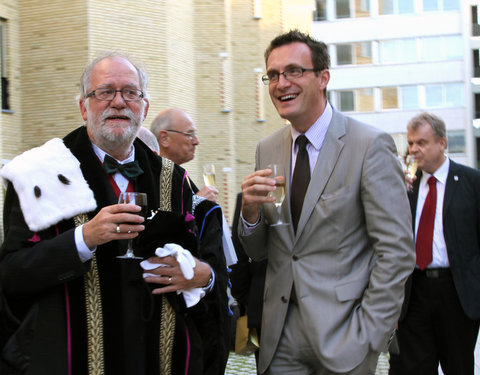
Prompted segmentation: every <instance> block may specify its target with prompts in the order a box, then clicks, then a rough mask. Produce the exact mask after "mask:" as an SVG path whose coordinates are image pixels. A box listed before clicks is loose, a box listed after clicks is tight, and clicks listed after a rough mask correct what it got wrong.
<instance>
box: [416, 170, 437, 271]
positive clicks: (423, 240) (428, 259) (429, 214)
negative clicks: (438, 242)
mask: <svg viewBox="0 0 480 375" xmlns="http://www.w3.org/2000/svg"><path fill="white" fill-rule="evenodd" d="M436 207H437V179H436V178H435V177H433V176H431V177H430V178H429V179H428V194H427V198H426V199H425V203H424V204H423V209H422V216H420V223H419V224H418V229H417V241H416V246H415V247H416V251H417V265H418V267H419V268H420V269H421V270H424V269H425V268H427V266H428V265H429V264H430V263H432V246H433V227H434V223H435V209H436Z"/></svg>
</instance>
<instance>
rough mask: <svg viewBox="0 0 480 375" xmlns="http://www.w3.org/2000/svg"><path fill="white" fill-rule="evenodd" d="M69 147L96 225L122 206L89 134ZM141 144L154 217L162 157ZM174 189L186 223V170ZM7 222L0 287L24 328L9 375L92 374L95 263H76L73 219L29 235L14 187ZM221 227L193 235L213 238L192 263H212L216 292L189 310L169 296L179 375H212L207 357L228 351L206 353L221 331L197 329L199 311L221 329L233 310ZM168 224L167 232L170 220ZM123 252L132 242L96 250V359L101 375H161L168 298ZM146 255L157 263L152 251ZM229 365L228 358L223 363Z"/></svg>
mask: <svg viewBox="0 0 480 375" xmlns="http://www.w3.org/2000/svg"><path fill="white" fill-rule="evenodd" d="M64 143H65V145H66V146H67V147H68V148H69V149H70V150H71V152H72V153H73V155H74V156H75V157H76V158H77V159H78V160H79V161H80V164H81V170H82V173H83V175H84V177H85V179H86V181H87V183H88V184H89V186H90V188H91V189H92V191H93V192H94V196H95V199H96V201H97V206H98V207H97V209H96V210H95V211H94V212H90V213H88V217H89V218H92V217H94V216H95V215H96V214H97V213H98V211H99V210H100V209H101V208H102V207H104V206H107V205H111V204H115V203H116V202H117V198H116V196H115V194H114V192H113V189H112V187H111V184H110V182H109V180H108V177H107V175H106V174H105V172H104V170H103V168H102V166H101V163H100V161H99V160H98V158H97V157H96V155H95V153H94V152H93V149H92V147H91V143H90V140H89V138H88V135H87V132H86V128H85V127H81V128H79V129H77V130H75V131H73V132H72V133H70V134H69V135H67V136H66V137H65V138H64ZM134 145H135V159H136V160H138V162H139V164H140V166H141V168H142V169H143V170H144V173H143V174H142V175H141V176H139V177H138V178H137V179H136V181H135V182H134V184H135V190H136V191H141V192H146V193H147V195H148V208H149V211H150V210H154V211H155V210H158V207H159V205H160V202H159V200H160V197H159V196H160V195H159V178H160V172H161V169H162V159H161V158H159V157H157V156H156V155H155V154H153V153H152V152H150V150H149V149H148V148H147V147H146V146H145V145H144V144H143V143H142V142H141V141H139V140H138V139H137V140H136V141H135V143H134ZM171 181H172V188H171V195H170V197H169V198H170V199H171V212H172V214H176V215H177V218H182V217H184V216H185V214H186V213H187V212H188V211H189V210H191V207H192V195H191V193H190V190H189V187H188V185H187V184H186V182H185V171H184V170H183V169H182V168H181V167H179V166H176V165H175V167H174V170H173V174H172V180H171ZM212 212H215V209H214V210H213V211H212ZM182 215H183V216H182ZM179 220H180V219H179ZM4 221H5V224H4V227H5V241H4V243H3V245H2V248H1V253H0V254H1V263H0V282H1V283H2V288H3V290H4V293H5V297H6V300H7V301H8V304H9V306H10V309H11V310H12V313H13V314H14V315H15V317H16V318H17V319H18V321H19V322H20V324H21V325H20V326H19V327H18V329H17V330H16V332H15V333H14V334H13V335H12V337H10V339H9V341H8V342H7V344H6V345H5V347H4V348H3V350H2V361H3V362H6V363H8V364H9V367H10V368H11V369H15V370H12V372H11V373H12V374H13V373H16V372H14V371H18V370H19V369H20V370H21V371H19V372H18V373H25V374H35V375H38V374H62V375H63V374H68V373H71V374H82V375H83V374H87V373H89V372H88V371H89V370H88V362H87V355H88V350H89V349H88V345H87V342H88V341H87V340H88V339H87V338H88V335H87V331H86V329H85V327H86V321H87V316H86V312H85V299H86V297H85V290H86V289H87V288H88V286H86V282H85V277H84V275H85V273H86V272H88V271H89V270H90V268H91V266H92V262H91V261H89V262H86V263H82V262H81V261H80V259H79V257H78V252H77V250H76V247H75V242H74V227H75V224H74V220H72V219H68V220H63V221H61V222H59V223H58V224H57V225H54V226H52V227H51V228H48V229H46V230H43V231H41V232H39V233H33V232H31V231H30V230H29V229H28V227H27V225H26V224H25V221H24V219H23V215H22V212H21V210H20V208H19V202H18V197H17V196H16V193H15V191H14V189H13V188H12V186H11V185H10V186H9V188H8V190H7V195H6V200H5V209H4ZM217 221H218V220H216V218H215V215H214V214H209V215H207V216H206V217H201V218H200V217H199V216H198V217H196V218H195V222H194V223H195V224H196V225H197V228H196V229H195V230H194V233H196V231H198V224H200V225H202V224H203V225H205V226H206V230H205V232H204V233H203V238H202V241H201V238H200V237H199V236H198V234H195V236H196V239H197V241H198V243H197V248H196V249H195V248H193V249H192V254H193V255H194V256H196V257H198V258H200V259H202V256H203V257H204V258H207V259H206V260H207V262H208V263H209V264H210V265H211V266H212V268H213V269H214V271H215V273H216V276H217V279H216V283H215V287H214V290H213V291H211V292H210V293H209V294H207V296H205V297H204V299H202V300H201V301H200V302H199V304H198V305H197V306H196V307H194V308H191V309H187V308H186V307H185V304H184V302H183V299H182V296H181V295H176V294H175V293H170V294H169V295H168V296H167V297H168V300H169V303H170V304H171V306H172V307H173V309H174V311H175V317H176V320H175V333H174V344H173V357H172V360H171V366H172V367H171V373H172V374H185V373H188V374H204V373H207V371H206V370H205V368H207V367H208V365H209V364H208V363H204V362H205V361H204V358H206V357H207V356H208V352H209V351H210V350H217V351H218V352H220V353H222V348H221V347H211V346H210V345H203V342H206V343H212V342H213V343H215V341H218V342H220V340H219V339H218V338H215V337H216V336H218V335H219V334H221V332H219V331H218V330H217V331H212V332H208V333H205V332H204V331H202V329H200V330H199V329H197V326H198V325H199V324H200V322H199V321H198V319H196V317H197V316H198V315H200V314H199V313H197V312H196V311H200V312H202V313H204V312H205V311H208V312H209V314H207V316H210V318H209V321H210V322H211V323H210V324H211V325H212V326H218V327H221V326H222V325H221V324H220V323H219V321H220V320H221V319H222V318H223V316H222V315H224V314H225V315H226V310H225V309H226V307H224V306H223V305H225V306H226V294H225V296H223V290H224V289H226V288H223V285H224V284H225V285H226V275H223V271H222V262H223V264H224V259H222V254H223V252H222V249H221V222H220V223H217ZM206 222H208V225H206ZM197 223H198V224H197ZM164 225H165V226H166V227H167V228H168V226H169V225H173V221H172V222H169V223H165V224H164ZM38 239H40V240H39V241H38ZM192 241H193V242H192V243H195V241H194V240H193V239H192ZM125 247H126V241H111V242H109V243H107V244H104V245H101V246H98V248H97V250H96V252H95V257H96V263H97V267H98V275H99V288H100V291H101V292H100V294H101V302H99V301H96V303H97V305H94V306H98V309H96V310H95V314H90V315H92V316H88V319H97V318H98V317H99V316H100V317H101V318H102V319H101V320H99V321H100V322H101V326H100V327H97V328H98V331H96V332H95V337H99V336H98V335H100V336H101V339H102V340H101V341H100V342H101V344H102V345H101V348H94V349H93V351H92V348H90V352H91V353H90V354H92V352H93V353H94V354H95V353H97V350H98V351H101V350H103V353H104V360H103V361H101V362H99V363H100V365H101V366H103V368H102V369H101V370H100V372H99V373H104V374H115V375H121V374H125V375H127V374H128V375H129V374H146V375H147V374H159V373H160V370H159V367H160V366H159V361H160V358H159V354H158V353H159V346H160V339H159V336H160V320H161V319H160V314H161V309H162V297H161V296H153V295H152V294H151V289H152V286H150V285H148V284H147V283H145V282H144V281H143V278H142V270H141V268H140V266H139V264H138V261H135V260H124V259H118V258H116V255H119V254H121V253H123V252H124V251H125ZM193 247H195V246H193ZM189 250H190V249H189ZM139 251H141V249H140V250H139ZM142 255H144V256H151V255H153V253H150V254H142ZM202 316H204V315H202ZM94 321H95V320H94ZM207 334H208V336H207ZM224 352H225V351H224ZM224 355H225V354H224ZM223 360H224V357H222V358H221V361H223ZM97 365H98V363H97ZM185 367H188V371H185ZM69 369H70V370H69ZM2 373H3V372H2ZM212 373H213V372H212Z"/></svg>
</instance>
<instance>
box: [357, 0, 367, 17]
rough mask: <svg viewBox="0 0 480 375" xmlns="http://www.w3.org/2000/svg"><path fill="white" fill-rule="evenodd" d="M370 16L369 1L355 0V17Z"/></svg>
mask: <svg viewBox="0 0 480 375" xmlns="http://www.w3.org/2000/svg"><path fill="white" fill-rule="evenodd" d="M369 16H370V0H355V17H357V18H359V17H369Z"/></svg>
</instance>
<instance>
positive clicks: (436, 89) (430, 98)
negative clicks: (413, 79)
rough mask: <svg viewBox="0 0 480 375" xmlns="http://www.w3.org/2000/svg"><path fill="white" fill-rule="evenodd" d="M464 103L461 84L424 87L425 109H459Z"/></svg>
mask: <svg viewBox="0 0 480 375" xmlns="http://www.w3.org/2000/svg"><path fill="white" fill-rule="evenodd" d="M464 103H465V95H464V87H463V84H461V83H446V84H438V85H427V86H425V107H426V108H444V107H460V106H463V105H464Z"/></svg>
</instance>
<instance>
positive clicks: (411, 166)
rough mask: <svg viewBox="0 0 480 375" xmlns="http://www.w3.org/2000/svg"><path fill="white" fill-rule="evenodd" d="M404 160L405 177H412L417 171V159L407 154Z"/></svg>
mask: <svg viewBox="0 0 480 375" xmlns="http://www.w3.org/2000/svg"><path fill="white" fill-rule="evenodd" d="M405 161H406V166H407V177H410V178H414V177H415V174H416V173H417V161H416V160H415V156H413V155H407V158H406V160H405Z"/></svg>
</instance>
